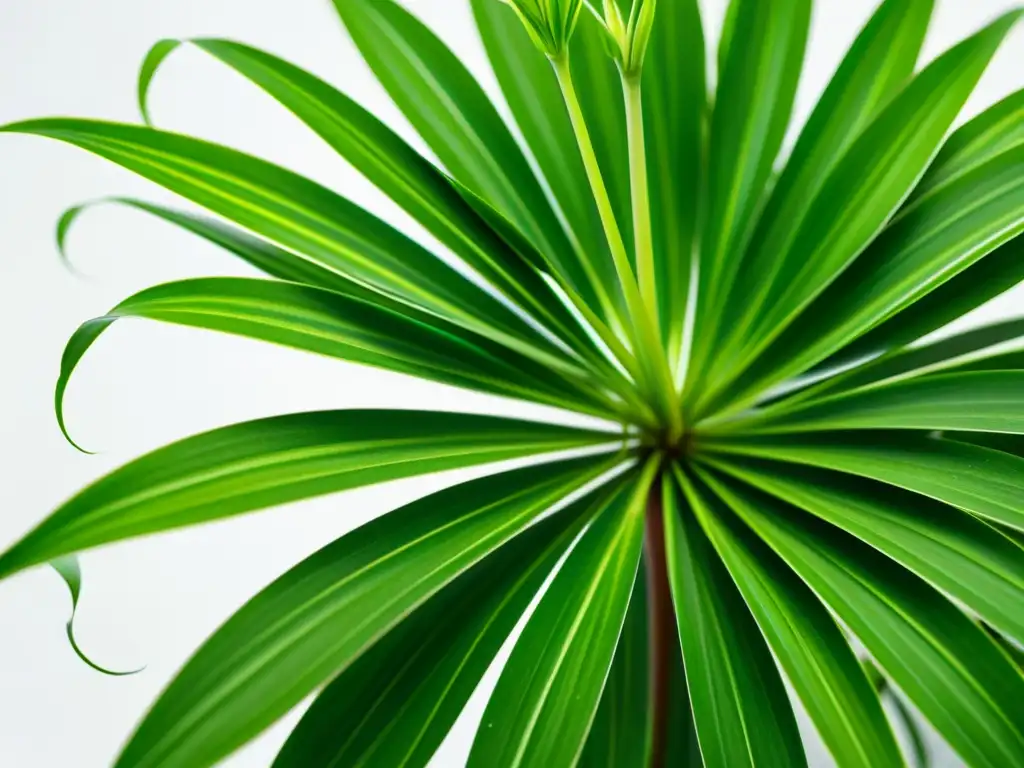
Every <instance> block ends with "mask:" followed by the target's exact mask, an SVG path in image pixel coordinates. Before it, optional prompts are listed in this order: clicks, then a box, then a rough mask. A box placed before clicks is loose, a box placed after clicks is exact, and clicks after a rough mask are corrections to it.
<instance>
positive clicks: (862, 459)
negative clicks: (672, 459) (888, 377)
mask: <svg viewBox="0 0 1024 768" xmlns="http://www.w3.org/2000/svg"><path fill="white" fill-rule="evenodd" d="M702 445H703V446H704V447H705V448H707V449H708V450H710V451H712V452H714V453H725V454H734V455H735V454H738V455H744V456H755V457H758V458H766V459H775V460H778V461H789V462H794V463H796V464H806V465H810V466H814V467H821V468H823V469H834V470H837V471H839V472H847V473H849V474H852V475H857V476H859V477H868V478H871V479H873V480H880V481H881V482H883V483H889V484H890V485H895V486H898V487H900V488H905V489H906V490H908V491H914V492H915V493H920V494H922V495H924V496H929V497H931V498H933V499H937V500H938V501H943V502H945V503H946V504H950V505H952V506H954V507H960V508H961V509H965V510H967V511H968V512H973V513H974V514H976V515H978V516H979V517H983V518H985V519H987V520H991V521H993V522H996V523H1000V524H1002V525H1007V526H1009V527H1011V528H1015V529H1017V530H1020V531H1024V497H1022V496H1021V492H1020V489H1021V487H1024V458H1020V457H1017V456H1011V455H1009V454H1007V453H1003V452H1001V451H994V450H989V449H987V448H980V447H978V446H974V445H967V444H965V443H961V442H957V441H953V440H943V439H940V438H937V437H928V436H925V435H920V434H912V433H898V432H880V433H861V434H859V435H849V434H848V435H795V436H789V435H774V436H772V437H768V438H762V439H759V438H756V437H751V438H728V439H711V440H707V439H706V440H705V441H704V442H702Z"/></svg>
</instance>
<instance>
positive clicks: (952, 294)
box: [815, 236, 1024, 373]
mask: <svg viewBox="0 0 1024 768" xmlns="http://www.w3.org/2000/svg"><path fill="white" fill-rule="evenodd" d="M1022 281H1024V237H1022V236H1017V237H1015V238H1014V239H1013V240H1011V241H1010V242H1008V243H1006V244H1005V245H1003V246H1002V247H1000V248H998V249H996V250H995V251H993V252H992V253H990V254H989V255H988V256H986V257H985V258H983V259H982V260H981V261H979V262H977V263H975V264H973V265H972V266H970V267H968V268H967V269H966V270H964V271H963V272H962V273H960V274H959V275H957V276H956V277H954V278H952V279H951V280H949V281H948V282H945V283H943V284H942V285H941V286H939V287H938V288H936V289H935V290H934V291H932V292H931V293H929V294H928V295H927V296H925V297H924V298H922V299H919V300H918V301H917V302H915V303H914V304H911V305H910V306H909V307H907V308H906V309H904V310H903V311H901V312H899V313H898V314H896V315H894V316H893V317H891V318H889V319H888V320H886V321H885V322H883V323H881V324H880V325H878V326H877V327H876V328H874V329H873V330H871V331H868V332H867V333H866V334H864V335H863V336H861V337H860V338H858V339H857V340H856V341H854V342H852V343H850V344H849V345H847V346H846V347H844V348H843V349H841V350H839V351H837V352H836V353H835V354H833V355H831V356H830V357H829V358H828V359H827V360H825V361H823V362H822V363H821V364H820V365H818V366H817V368H816V369H815V372H816V373H817V372H821V371H827V370H830V369H837V368H842V367H845V366H848V365H849V364H851V363H855V362H860V361H863V360H865V359H867V358H870V357H873V356H875V355H877V354H879V353H882V352H886V351H887V350H893V349H898V348H899V347H901V346H903V345H905V344H908V343H910V342H912V341H915V340H917V339H921V338H923V337H925V336H927V335H928V334H930V333H931V332H932V331H936V330H938V329H940V328H942V327H943V326H945V325H946V324H948V323H951V322H953V321H954V320H956V319H958V318H960V317H962V316H963V315H966V314H967V313H968V312H970V311H971V310H973V309H977V308H978V307H980V306H982V305H983V304H985V303H986V302H988V301H989V300H991V299H994V298H995V297H997V296H999V295H1000V294H1003V293H1005V292H1006V291H1008V290H1010V289H1011V288H1013V287H1014V286H1016V285H1018V284H1019V283H1021V282H1022Z"/></svg>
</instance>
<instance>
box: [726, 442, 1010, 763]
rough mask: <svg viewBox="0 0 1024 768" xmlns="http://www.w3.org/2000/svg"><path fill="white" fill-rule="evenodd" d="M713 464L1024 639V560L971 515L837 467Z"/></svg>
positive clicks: (1004, 539)
mask: <svg viewBox="0 0 1024 768" xmlns="http://www.w3.org/2000/svg"><path fill="white" fill-rule="evenodd" d="M715 466H716V467H717V468H719V469H721V471H723V472H726V473H728V474H730V475H733V476H734V477H737V478H739V479H741V480H744V481H746V482H747V483H749V484H751V485H753V486H755V487H757V488H760V489H761V490H763V491H765V492H766V493H770V494H771V495H773V496H776V497H778V498H780V499H783V500H784V501H786V502H788V503H790V504H793V505H794V506H797V507H800V508H801V509H804V510H806V511H807V512H810V513H811V514H813V515H816V516H817V517H820V518H821V519H823V520H826V521H828V522H830V523H832V524H833V525H835V526H836V527H838V528H842V529H843V530H844V531H846V532H848V533H852V534H853V535H854V536H856V537H857V538H859V539H861V540H862V541H864V542H866V543H868V544H870V545H871V546H873V547H875V548H876V549H878V550H879V551H881V552H884V553H885V554H886V555H888V556H889V557H891V558H892V559H893V560H895V561H897V562H898V563H901V564H902V565H904V566H905V567H907V568H909V569H910V570H911V571H913V572H914V573H916V574H917V575H918V576H920V577H921V578H923V579H926V580H927V581H929V582H931V584H932V585H934V586H935V587H936V588H937V589H941V590H942V591H943V592H945V593H947V594H949V595H951V596H952V597H954V598H955V599H957V600H958V601H960V603H961V604H963V605H965V606H966V607H967V608H969V609H970V610H971V611H973V612H974V613H976V614H977V615H978V616H980V617H981V618H983V619H984V620H986V621H988V622H990V623H991V624H992V625H993V626H995V627H998V628H999V629H1001V630H1002V631H1004V632H1006V633H1008V634H1010V635H1011V636H1013V637H1016V638H1024V558H1022V557H1021V554H1020V551H1019V549H1018V548H1017V547H1016V546H1015V545H1014V544H1013V543H1012V542H1011V541H1009V540H1007V538H1006V537H1005V536H1003V535H1002V534H1000V533H998V532H997V531H995V530H993V529H992V527H991V526H989V525H986V524H985V523H983V522H981V521H980V520H978V519H977V518H975V517H973V516H972V515H968V514H965V513H964V512H961V511H960V510H957V509H954V508H953V507H950V506H948V505H946V504H940V503H938V502H935V501H932V500H930V499H926V498H923V497H921V496H917V495H914V494H911V493H908V492H906V491H901V490H899V489H896V488H892V487H889V486H885V485H882V484H880V483H871V482H864V480H863V479H860V478H853V477H849V476H848V475H841V474H839V473H834V472H822V471H818V470H811V469H805V468H798V467H793V466H790V465H780V464H765V463H754V462H749V461H743V462H739V461H737V460H735V459H733V460H731V461H729V462H723V463H716V464H715ZM878 764H881V763H878Z"/></svg>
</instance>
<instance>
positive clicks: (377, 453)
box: [0, 410, 608, 577]
mask: <svg viewBox="0 0 1024 768" xmlns="http://www.w3.org/2000/svg"><path fill="white" fill-rule="evenodd" d="M607 437H608V436H607V435H602V434H601V433H594V432H587V431H581V430H576V429H568V428H565V427H558V426H554V425H548V424H540V423H531V422H524V421H516V420H509V419H499V418H493V417H486V416H471V415H467V414H457V413H441V412H436V413H434V412H429V411H387V410H366V411H324V412H320V413H300V414H292V415H288V416H277V417H273V418H269V419H261V420H259V421H250V422H245V423H243V424H235V425H233V426H230V427H223V428H221V429H215V430H213V431H211V432H206V433H203V434H200V435H196V436H194V437H189V438H186V439H185V440H182V441H180V442H177V443H172V444H171V445H168V446H166V447H164V448H160V449H158V450H156V451H153V452H152V453H150V454H147V455H145V456H143V457H141V458H139V459H136V460H135V461H133V462H130V463H129V464H126V465H125V466H123V467H121V468H120V469H117V470H115V471H114V472H112V473H111V474H109V475H107V476H106V477H104V478H103V479H101V480H99V481H97V482H96V483H94V484H93V485H91V486H89V487H88V488H86V489H85V490H83V491H81V492H80V493H79V494H78V495H76V496H74V497H72V498H71V499H70V500H69V501H67V502H65V503H64V504H63V505H61V506H60V507H59V508H58V509H57V510H56V511H55V512H54V513H53V514H51V515H50V516H49V517H48V518H47V519H46V520H45V521H43V522H42V523H41V524H40V525H39V526H38V527H37V528H35V529H34V530H33V531H32V532H31V533H29V534H28V535H27V536H25V538H23V539H22V540H21V541H20V542H18V543H17V544H15V545H14V546H13V547H12V548H11V549H9V550H8V551H7V552H5V553H4V554H3V555H0V577H4V576H9V575H10V574H12V573H14V572H16V571H19V570H22V569H24V568H27V567H29V566H31V565H36V564H38V563H44V562H46V561H48V560H52V559H53V558H55V557H59V556H61V555H65V554H70V553H73V552H77V551H80V550H83V549H88V548H90V547H96V546H99V545H101V544H107V543H110V542H113V541H119V540H121V539H126V538H130V537H133V536H142V535H144V534H147V533H156V532H159V531H166V530H170V529H173V528H179V527H182V526H186V525H195V524H197V523H203V522H207V521H210V520H218V519H221V518H225V517H229V516H232V515H237V514H240V513H243V512H249V511H253V510H257V509H264V508H266V507H270V506H274V505H278V504H284V503H287V502H291V501H298V500H300V499H305V498H310V497H313V496H319V495H323V494H326V493H334V492H337V491H342V490H345V489H348V488H356V487H359V486H364V485H371V484H373V483H379V482H383V481H385V480H393V479H396V478H400V477H411V476H413V475H419V474H425V473H428V472H438V471H441V470H445V469H454V468H457V467H468V466H473V465H475V464H483V463H486V462H489V461H502V460H505V459H511V458H516V457H519V456H527V455H531V454H535V453H538V452H543V451H557V450H567V449H571V448H578V447H583V446H586V445H594V444H599V443H600V442H602V441H603V440H606V439H607ZM591 464H592V463H591ZM591 464H588V463H586V462H583V463H582V464H579V463H577V464H569V465H564V464H562V465H557V464H556V465H552V467H550V468H548V469H544V470H537V473H538V475H539V476H543V474H544V473H545V472H549V473H558V472H560V471H565V470H566V467H567V466H568V469H569V471H576V470H579V469H580V468H581V467H584V466H588V467H589V466H591ZM573 467H575V468H576V469H573Z"/></svg>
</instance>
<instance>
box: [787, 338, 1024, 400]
mask: <svg viewBox="0 0 1024 768" xmlns="http://www.w3.org/2000/svg"><path fill="white" fill-rule="evenodd" d="M1021 339H1024V319H1017V320H1007V321H1005V322H1001V323H993V324H992V325H985V326H982V327H981V328H975V329H973V330H970V331H966V332H964V333H958V334H956V335H955V336H949V337H947V338H944V339H940V340H938V341H935V342H932V343H931V344H926V345H923V346H915V347H909V348H904V349H897V350H894V351H892V352H890V353H888V354H885V355H882V356H881V357H878V358H875V359H873V360H871V361H870V362H867V363H864V364H863V365H859V366H856V367H854V368H852V369H851V370H849V371H846V372H844V373H840V374H837V375H834V376H830V377H828V378H826V379H825V380H824V381H822V382H821V383H819V384H814V385H813V386H809V387H807V388H806V389H802V390H800V391H799V392H797V393H796V394H794V395H790V396H788V397H784V398H782V399H784V400H785V402H786V407H787V408H788V407H789V406H790V405H795V404H796V403H802V402H807V401H809V400H819V399H821V398H822V397H825V396H829V395H834V394H838V393H841V392H849V391H851V390H855V389H860V388H861V387H867V386H869V385H872V384H889V383H892V382H894V381H898V380H901V379H909V378H913V377H916V376H921V375H924V374H930V373H936V372H942V371H947V372H948V371H954V370H955V371H963V370H979V369H981V368H982V367H984V368H985V369H987V370H1007V369H1010V368H1014V367H1016V366H1011V365H1009V361H1010V360H1011V359H1012V358H1013V356H1014V355H1015V354H1018V353H1016V352H1010V351H1007V348H1006V345H1007V343H1008V342H1015V341H1018V340H1021Z"/></svg>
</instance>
